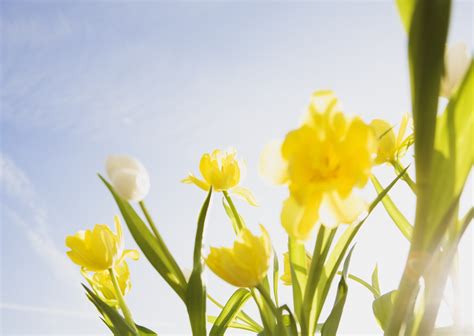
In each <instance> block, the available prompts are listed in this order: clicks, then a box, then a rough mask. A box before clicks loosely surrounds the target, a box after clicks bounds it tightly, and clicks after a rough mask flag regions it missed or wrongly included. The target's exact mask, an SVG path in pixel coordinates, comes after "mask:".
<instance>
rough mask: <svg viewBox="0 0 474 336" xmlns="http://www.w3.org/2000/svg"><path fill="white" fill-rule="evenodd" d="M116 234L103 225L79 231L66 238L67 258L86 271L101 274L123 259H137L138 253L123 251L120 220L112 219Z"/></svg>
mask: <svg viewBox="0 0 474 336" xmlns="http://www.w3.org/2000/svg"><path fill="white" fill-rule="evenodd" d="M114 221H115V227H116V231H117V232H116V233H113V232H112V230H110V228H109V227H108V226H107V225H105V224H97V225H96V226H95V227H94V229H93V230H86V231H79V232H77V233H76V234H75V235H73V236H68V237H66V246H67V247H69V248H70V249H71V250H70V251H68V252H67V255H68V257H69V258H70V259H71V260H72V261H73V262H74V263H75V264H77V265H79V266H81V267H82V268H84V269H85V270H86V271H91V272H102V271H107V270H109V269H112V268H114V267H115V266H116V265H118V264H119V263H120V262H122V261H123V259H124V258H125V257H130V258H132V259H135V260H136V259H138V251H136V250H124V249H123V236H122V227H121V225H120V220H119V218H118V217H117V216H115V217H114Z"/></svg>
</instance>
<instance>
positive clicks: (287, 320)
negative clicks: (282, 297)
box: [278, 305, 298, 336]
mask: <svg viewBox="0 0 474 336" xmlns="http://www.w3.org/2000/svg"><path fill="white" fill-rule="evenodd" d="M278 311H279V313H280V314H281V317H282V320H283V324H284V326H285V332H286V334H287V335H289V336H298V327H297V322H296V319H295V317H294V316H293V313H292V312H291V310H290V308H289V307H288V306H287V305H283V306H281V307H280V308H278ZM284 311H286V312H287V313H288V314H283V312H284Z"/></svg>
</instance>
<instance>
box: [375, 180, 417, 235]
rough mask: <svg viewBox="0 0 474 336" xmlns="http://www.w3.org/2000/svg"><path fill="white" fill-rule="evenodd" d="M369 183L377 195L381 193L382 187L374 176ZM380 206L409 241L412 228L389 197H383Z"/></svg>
mask: <svg viewBox="0 0 474 336" xmlns="http://www.w3.org/2000/svg"><path fill="white" fill-rule="evenodd" d="M371 181H372V184H373V185H374V187H375V190H376V191H377V193H380V192H382V190H383V188H382V185H381V184H380V182H379V180H377V178H376V177H375V176H372V177H371ZM382 204H383V207H384V208H385V210H386V211H387V213H388V215H389V216H390V218H392V220H393V222H394V223H395V225H396V226H397V228H398V229H399V230H400V232H401V233H402V234H403V236H405V238H406V239H408V241H410V239H411V236H412V234H413V226H411V224H410V223H409V222H408V220H407V219H406V218H405V216H404V215H403V214H402V212H401V211H400V210H398V208H397V206H396V205H395V203H393V201H392V199H391V198H390V196H388V195H385V197H384V198H382Z"/></svg>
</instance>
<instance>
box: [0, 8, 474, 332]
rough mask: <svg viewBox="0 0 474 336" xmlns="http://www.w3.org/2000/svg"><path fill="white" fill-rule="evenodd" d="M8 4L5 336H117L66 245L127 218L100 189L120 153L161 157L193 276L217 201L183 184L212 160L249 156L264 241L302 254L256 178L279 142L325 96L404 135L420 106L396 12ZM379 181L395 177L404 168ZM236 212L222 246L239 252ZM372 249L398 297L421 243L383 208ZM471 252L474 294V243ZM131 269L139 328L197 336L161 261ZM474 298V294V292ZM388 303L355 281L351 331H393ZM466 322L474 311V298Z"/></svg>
mask: <svg viewBox="0 0 474 336" xmlns="http://www.w3.org/2000/svg"><path fill="white" fill-rule="evenodd" d="M0 6H1V14H0V15H1V27H0V31H1V32H0V34H1V35H0V36H1V42H0V43H1V70H2V71H1V79H0V80H1V85H0V86H1V87H2V90H1V91H0V95H1V96H0V97H1V116H0V127H1V130H0V131H1V153H2V158H1V163H2V168H1V175H0V177H1V179H0V182H1V194H0V197H1V204H2V208H1V209H2V211H1V293H0V295H1V296H0V304H1V306H0V308H1V317H2V321H1V330H2V332H4V333H5V334H30V335H31V334H51V333H56V334H101V333H104V332H105V329H104V327H103V326H102V325H101V322H100V321H99V320H98V319H97V318H96V315H95V311H94V309H93V307H92V306H91V305H90V304H89V302H87V300H86V299H85V297H84V295H83V293H82V290H81V288H80V281H81V278H80V275H79V270H78V269H77V267H75V266H74V265H72V263H70V262H69V261H68V260H67V259H66V257H65V254H64V253H65V251H66V248H65V246H64V237H65V236H66V235H67V234H72V233H74V232H76V231H77V230H80V229H83V228H87V227H92V226H93V225H94V224H95V223H109V224H111V223H112V218H113V215H114V214H116V213H117V209H116V207H115V205H114V203H113V200H112V199H111V197H110V196H109V195H108V193H107V191H106V189H105V188H104V187H103V186H102V185H101V183H100V182H99V180H98V178H97V177H96V173H97V172H103V171H104V168H103V165H104V160H105V158H106V156H107V155H109V154H114V153H126V154H131V155H134V156H136V157H138V158H140V159H141V160H142V161H143V163H144V164H145V166H146V167H147V168H148V170H149V172H150V175H151V180H152V189H151V192H150V195H149V197H148V198H147V203H148V206H149V208H151V209H152V213H153V215H154V216H155V218H156V220H157V222H158V225H159V229H160V231H161V233H162V235H163V236H164V237H165V238H166V240H167V241H168V243H169V246H170V248H171V250H172V251H173V252H174V253H175V254H176V258H177V259H178V261H179V263H180V265H181V266H182V267H190V265H191V256H192V242H193V236H194V229H195V222H196V216H197V213H198V211H199V208H200V206H201V203H202V201H203V199H204V197H205V195H204V194H203V193H202V192H201V191H200V190H197V189H196V188H193V187H191V186H188V185H182V184H180V183H179V181H180V180H181V178H183V177H184V176H185V175H186V174H187V173H188V172H189V171H194V172H197V165H198V161H199V158H200V155H201V154H202V153H203V152H206V151H210V150H212V149H214V148H219V147H220V148H227V147H229V146H233V147H235V148H237V150H238V151H239V153H240V154H241V156H242V157H243V158H245V159H246V161H247V164H248V173H247V178H246V180H245V181H244V182H243V185H244V186H246V187H249V188H250V189H251V190H252V191H254V194H255V195H256V197H257V199H258V200H259V202H260V204H261V207H259V208H250V207H249V206H247V205H246V204H244V203H241V202H239V203H238V207H239V209H241V211H242V213H243V214H244V216H245V217H246V220H247V222H248V223H249V224H250V225H251V226H252V228H254V229H255V228H257V224H258V223H260V222H261V223H263V224H264V225H265V226H266V227H267V228H268V229H269V230H270V232H271V235H272V238H273V240H274V242H275V246H276V247H277V249H278V250H279V251H280V252H284V251H285V236H284V234H283V230H282V229H281V227H280V224H279V221H278V217H279V209H280V205H281V201H282V200H283V199H284V197H285V191H284V190H282V189H275V188H273V187H270V186H268V185H266V184H265V183H264V182H263V181H262V180H261V179H260V177H259V176H258V174H257V169H256V166H257V162H258V156H259V154H260V151H261V149H262V147H263V146H264V144H265V143H267V142H268V141H270V140H272V139H274V138H281V137H282V136H284V134H285V133H286V132H287V131H288V130H290V129H291V128H293V127H296V126H297V124H298V119H299V117H300V115H301V113H302V111H303V110H304V108H305V106H306V104H307V102H308V99H309V96H310V94H311V93H312V92H313V91H314V90H316V89H326V88H330V89H333V90H334V91H336V93H337V95H338V96H339V97H340V99H341V100H342V102H343V104H344V106H345V109H346V111H347V112H348V113H350V114H360V115H362V116H363V118H364V119H366V120H370V119H372V118H374V117H379V118H385V119H387V120H389V121H391V122H393V123H396V122H398V120H399V119H400V117H401V114H402V113H403V112H406V111H408V110H409V88H408V75H407V64H406V63H407V62H406V48H405V44H406V36H405V33H404V31H403V29H402V26H401V24H400V22H399V18H398V16H397V13H396V9H395V6H394V4H393V3H392V2H391V1H379V2H376V1H371V2H369V1H359V2H356V1H352V2H340V1H334V2H306V3H298V2H279V3H275V2H238V3H237V2H235V3H234V2H225V3H220V2H131V1H130V2H114V3H112V2H108V1H104V2H93V1H87V2H86V1H82V2H75V3H73V2H46V1H42V2H39V1H37V2H27V1H2V2H1V3H0ZM473 9H474V8H473V4H472V3H471V2H456V3H455V4H454V8H453V16H452V27H451V31H450V41H465V42H466V43H467V44H468V45H469V47H470V49H472V45H473V35H472V26H473ZM379 173H380V174H381V175H382V178H383V179H385V181H388V180H389V179H390V178H391V177H392V175H391V174H392V173H391V171H390V170H389V169H384V168H380V171H379ZM469 191H470V194H471V195H472V183H471V185H470V186H469ZM368 195H373V193H372V194H371V190H369V191H368ZM406 195H407V190H406V189H405V188H404V186H403V185H402V186H399V187H398V188H396V189H395V190H394V198H395V199H396V198H397V196H398V198H399V199H401V200H400V202H401V204H402V206H403V208H404V209H405V211H406V213H407V214H408V216H409V217H410V215H411V214H412V213H413V199H410V197H406ZM468 196H469V194H468ZM219 198H220V197H215V198H214V202H213V208H212V213H211V215H210V218H209V226H208V231H207V237H206V239H207V243H208V245H209V244H212V245H221V244H229V243H230V242H231V240H232V238H233V237H232V231H231V228H230V225H229V223H228V221H227V220H226V219H225V216H224V214H223V210H222V209H221V208H220V199H219ZM471 199H472V198H471ZM467 203H469V197H468V201H467ZM126 239H127V241H126V244H127V246H130V247H133V246H134V243H133V240H132V239H131V237H130V236H129V235H128V236H127V237H126ZM358 241H359V243H358V246H357V249H356V251H355V252H354V257H353V263H352V270H353V272H354V273H356V274H359V275H361V276H363V277H365V278H368V277H369V276H370V273H371V271H372V269H373V267H374V265H375V263H376V262H378V263H379V267H380V272H381V274H380V277H381V281H382V289H383V290H386V291H389V290H391V289H394V288H395V287H396V286H397V283H398V280H399V279H398V275H399V274H400V270H401V268H402V266H403V259H404V257H405V255H406V252H407V246H408V245H407V243H406V242H405V241H404V238H403V237H402V236H401V235H400V233H399V232H398V231H397V230H396V229H395V228H394V226H393V224H392V223H391V222H390V220H389V219H388V217H387V216H386V215H385V214H384V212H383V211H382V210H381V209H378V210H377V211H375V212H374V215H373V217H372V219H371V220H370V221H369V222H368V225H367V227H366V229H365V230H362V232H361V234H360V236H359V239H358ZM463 246H464V247H463V248H464V249H463V250H462V251H464V254H463V255H462V256H461V259H462V260H461V262H462V263H464V264H465V265H467V266H469V265H470V266H469V267H470V268H468V269H465V270H464V271H465V277H464V278H463V279H464V280H465V283H466V284H470V283H471V282H472V256H470V254H471V251H472V234H471V232H470V233H469V235H468V238H467V239H466V241H465V242H463ZM464 264H463V265H464ZM131 269H132V282H133V289H132V291H131V293H130V294H129V295H128V296H127V300H128V301H129V302H130V306H131V308H132V310H133V311H134V315H135V316H136V319H137V321H139V322H141V323H143V324H146V325H148V326H150V327H152V328H154V329H156V331H158V332H160V334H183V333H187V332H189V331H188V330H189V329H188V325H187V321H186V313H185V309H184V307H183V306H182V304H181V303H180V302H179V301H178V298H176V297H175V296H174V295H173V293H172V292H171V290H169V289H168V288H167V287H166V285H165V284H164V282H163V281H161V279H160V278H159V277H158V275H157V274H156V273H155V272H154V271H153V269H152V268H151V267H150V266H149V265H148V264H147V262H146V260H145V259H144V258H142V259H141V260H140V261H138V262H136V263H132V265H131ZM208 282H209V287H210V288H214V291H215V293H214V294H215V295H214V296H216V297H219V298H220V300H221V301H225V300H226V298H227V297H228V296H229V295H230V293H231V292H232V288H231V287H229V286H227V285H225V284H222V282H221V281H219V280H218V279H216V278H215V277H214V276H213V275H211V274H209V275H208ZM465 290H466V292H465V294H466V297H468V298H469V297H472V285H471V286H465ZM283 292H285V290H283ZM283 295H284V296H285V295H288V293H283ZM370 307H371V297H370V294H368V293H367V292H366V291H365V290H364V289H362V288H360V287H357V285H356V284H351V288H350V297H349V301H348V305H347V310H346V315H345V316H344V318H343V323H342V326H341V328H343V330H344V331H345V332H351V333H359V334H363V333H365V334H370V333H376V332H378V331H379V329H378V327H377V325H376V323H375V321H374V319H373V317H372V315H371V308H370ZM466 309H467V314H469V312H471V313H472V301H471V304H470V305H469V307H467V308H466ZM248 310H249V311H252V310H253V308H252V307H251V305H249V308H248ZM213 312H215V310H213ZM442 313H443V312H442ZM444 313H446V312H444ZM444 313H443V314H444ZM446 314H447V315H448V316H449V314H448V313H446ZM467 316H470V315H467ZM447 320H449V318H447Z"/></svg>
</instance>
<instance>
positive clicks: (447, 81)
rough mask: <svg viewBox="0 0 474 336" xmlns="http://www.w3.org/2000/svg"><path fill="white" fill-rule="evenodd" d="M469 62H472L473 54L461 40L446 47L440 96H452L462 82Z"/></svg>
mask: <svg viewBox="0 0 474 336" xmlns="http://www.w3.org/2000/svg"><path fill="white" fill-rule="evenodd" d="M469 64H471V55H470V53H469V50H468V48H467V46H466V45H465V44H464V43H462V42H459V43H456V44H453V45H451V46H449V47H448V48H447V49H446V52H445V55H444V74H443V78H442V79H441V88H440V96H442V97H445V98H448V99H449V98H451V96H452V95H453V94H454V92H456V90H457V88H458V86H459V85H460V84H461V82H462V80H463V78H464V75H465V74H466V71H467V69H468V68H469Z"/></svg>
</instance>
